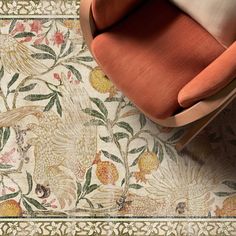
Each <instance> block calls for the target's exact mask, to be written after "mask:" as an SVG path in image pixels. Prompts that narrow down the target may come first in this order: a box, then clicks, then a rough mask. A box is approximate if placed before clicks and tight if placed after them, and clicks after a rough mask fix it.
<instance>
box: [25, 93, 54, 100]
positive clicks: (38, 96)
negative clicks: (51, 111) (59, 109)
mask: <svg viewBox="0 0 236 236" xmlns="http://www.w3.org/2000/svg"><path fill="white" fill-rule="evenodd" d="M53 95H54V93H49V94H30V95H28V96H26V97H25V98H24V99H25V100H27V101H31V102H34V101H40V100H46V99H49V98H50V97H52V96H53Z"/></svg>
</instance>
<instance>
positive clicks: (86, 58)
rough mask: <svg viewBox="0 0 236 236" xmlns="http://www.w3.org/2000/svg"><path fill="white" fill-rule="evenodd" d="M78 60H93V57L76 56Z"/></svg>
mask: <svg viewBox="0 0 236 236" xmlns="http://www.w3.org/2000/svg"><path fill="white" fill-rule="evenodd" d="M76 59H77V60H78V61H84V62H92V61H93V58H92V57H88V56H87V57H77V58H76Z"/></svg>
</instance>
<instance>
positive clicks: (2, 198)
mask: <svg viewBox="0 0 236 236" xmlns="http://www.w3.org/2000/svg"><path fill="white" fill-rule="evenodd" d="M19 193H20V192H19V191H18V192H15V193H10V194H6V195H3V196H1V197H0V201H5V200H7V199H11V198H15V197H16V196H18V194H19Z"/></svg>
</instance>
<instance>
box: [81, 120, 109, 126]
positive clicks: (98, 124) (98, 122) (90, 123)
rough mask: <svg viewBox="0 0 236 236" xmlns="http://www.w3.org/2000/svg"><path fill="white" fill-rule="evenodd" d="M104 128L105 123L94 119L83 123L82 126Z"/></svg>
mask: <svg viewBox="0 0 236 236" xmlns="http://www.w3.org/2000/svg"><path fill="white" fill-rule="evenodd" d="M92 125H94V126H105V123H104V122H103V121H101V120H96V119H93V120H90V121H88V122H86V123H84V126H92Z"/></svg>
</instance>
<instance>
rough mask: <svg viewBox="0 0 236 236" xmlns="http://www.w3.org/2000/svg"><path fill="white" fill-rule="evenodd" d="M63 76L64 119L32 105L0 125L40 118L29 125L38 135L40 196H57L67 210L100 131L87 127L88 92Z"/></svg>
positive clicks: (1, 116)
mask: <svg viewBox="0 0 236 236" xmlns="http://www.w3.org/2000/svg"><path fill="white" fill-rule="evenodd" d="M62 77H63V78H62V79H63V83H64V88H63V89H62V90H61V92H62V94H63V99H62V110H63V117H62V118H60V117H59V116H58V115H57V114H56V113H55V112H53V111H49V112H43V107H41V106H28V107H21V108H17V109H14V110H12V111H8V112H5V113H0V126H9V125H11V126H13V125H14V124H15V123H17V122H18V121H20V120H21V119H23V118H24V117H26V116H29V115H34V116H36V117H37V118H38V123H37V124H36V123H31V124H28V125H27V127H28V128H29V129H30V130H31V131H32V132H33V134H34V135H35V137H33V138H31V139H30V140H28V143H29V144H31V145H32V146H33V147H34V157H35V166H34V173H33V178H34V181H35V183H36V184H37V187H36V193H37V194H38V195H39V197H42V198H44V197H48V196H49V193H50V192H51V193H53V194H54V195H55V197H56V198H57V200H58V202H59V204H60V206H61V208H62V209H63V208H65V207H66V206H67V207H70V206H71V204H72V203H74V202H75V200H76V192H77V185H76V181H79V182H81V181H82V180H83V178H84V175H85V173H86V171H87V169H88V168H89V167H90V166H91V165H92V162H93V160H94V158H95V154H96V151H97V128H96V126H85V125H84V124H85V123H86V122H88V121H89V120H90V116H89V115H87V114H85V113H84V112H83V111H82V109H84V108H91V103H90V100H89V96H88V94H87V93H86V91H85V90H84V89H81V88H80V85H72V84H71V83H70V82H69V81H68V80H67V79H66V78H65V76H64V75H63V76H62Z"/></svg>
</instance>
